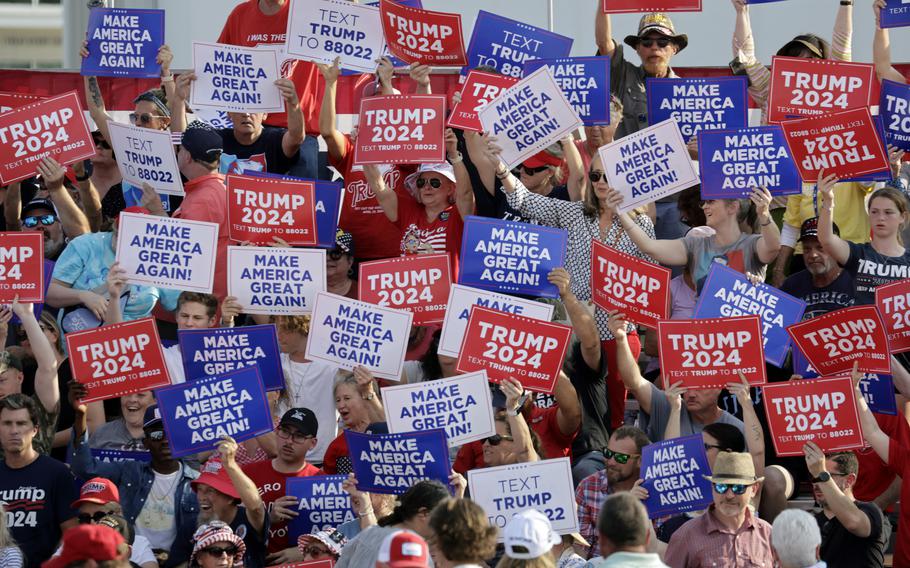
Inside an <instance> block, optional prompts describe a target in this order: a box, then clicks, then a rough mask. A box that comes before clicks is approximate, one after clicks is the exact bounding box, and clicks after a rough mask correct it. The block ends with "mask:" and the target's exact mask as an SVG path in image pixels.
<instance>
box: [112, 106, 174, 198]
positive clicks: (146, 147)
mask: <svg viewBox="0 0 910 568" xmlns="http://www.w3.org/2000/svg"><path fill="white" fill-rule="evenodd" d="M107 127H108V130H109V131H110V133H111V147H112V148H113V149H114V156H116V157H117V166H118V167H119V168H120V175H122V176H123V179H124V180H126V181H128V182H129V183H131V184H132V185H134V186H136V187H142V184H143V183H147V184H149V185H150V186H152V187H153V188H154V189H155V191H157V192H158V193H163V194H166V195H183V183H181V181H180V169H179V168H178V167H177V154H176V153H175V152H174V142H173V141H172V140H171V133H170V132H165V131H162V130H152V129H151V128H139V127H138V126H133V125H131V124H120V123H119V122H114V121H113V120H110V121H108V123H107Z"/></svg>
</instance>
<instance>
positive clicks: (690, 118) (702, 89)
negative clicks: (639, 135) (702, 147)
mask: <svg viewBox="0 0 910 568" xmlns="http://www.w3.org/2000/svg"><path fill="white" fill-rule="evenodd" d="M748 85H749V83H748V80H747V79H746V78H745V77H713V78H710V79H651V78H649V79H648V81H647V87H646V88H647V91H648V123H649V124H658V123H660V122H663V121H664V120H667V119H669V118H676V119H677V121H678V122H679V131H680V132H682V135H683V139H685V140H686V141H687V142H688V141H689V140H690V139H692V137H694V136H696V135H697V134H698V133H699V132H700V131H702V130H733V129H736V128H745V127H746V126H749V99H748V95H747V93H746V89H747V88H748Z"/></svg>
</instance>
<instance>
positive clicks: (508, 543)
mask: <svg viewBox="0 0 910 568" xmlns="http://www.w3.org/2000/svg"><path fill="white" fill-rule="evenodd" d="M502 534H503V540H504V544H505V548H506V556H508V557H509V558H515V559H516V560H530V559H532V558H537V557H539V556H543V555H544V554H546V553H547V552H549V551H550V549H551V548H553V546H554V545H557V544H559V543H560V542H562V539H561V538H560V537H559V535H558V534H556V533H555V532H553V527H552V526H551V525H550V520H549V519H547V517H546V516H544V514H543V513H541V512H540V511H536V510H534V509H527V510H525V511H522V512H520V513H518V514H517V515H515V516H514V517H512V520H510V521H509V522H508V523H507V524H506V528H505V529H504V530H503V531H502Z"/></svg>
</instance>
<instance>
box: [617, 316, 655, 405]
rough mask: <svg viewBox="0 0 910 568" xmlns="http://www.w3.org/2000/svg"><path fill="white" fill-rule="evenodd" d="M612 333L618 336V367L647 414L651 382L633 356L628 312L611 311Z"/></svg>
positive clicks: (626, 383)
mask: <svg viewBox="0 0 910 568" xmlns="http://www.w3.org/2000/svg"><path fill="white" fill-rule="evenodd" d="M607 325H608V327H609V329H610V333H612V334H613V337H615V338H616V369H617V371H619V376H620V377H622V382H623V384H624V385H625V386H626V389H628V390H629V391H631V392H632V395H633V396H634V397H635V400H637V401H638V404H639V405H640V406H641V409H642V411H644V413H645V414H651V383H649V382H648V381H646V380H645V378H644V377H642V376H641V371H640V370H639V369H638V361H636V360H635V357H633V356H632V349H631V348H630V347H629V338H628V336H627V334H626V326H627V325H628V322H626V314H623V313H620V312H618V311H612V312H610V320H609V322H608V324H607Z"/></svg>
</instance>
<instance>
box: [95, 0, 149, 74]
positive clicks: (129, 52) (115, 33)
mask: <svg viewBox="0 0 910 568" xmlns="http://www.w3.org/2000/svg"><path fill="white" fill-rule="evenodd" d="M85 37H86V40H88V45H87V49H88V57H86V58H85V59H83V60H82V71H81V73H82V75H88V76H91V75H95V76H101V77H158V75H159V74H160V73H161V66H160V65H158V63H157V62H156V61H155V59H156V57H157V56H158V48H159V47H161V46H162V45H164V10H127V9H123V8H92V10H91V12H90V13H89V16H88V30H87V31H86V34H85Z"/></svg>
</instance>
